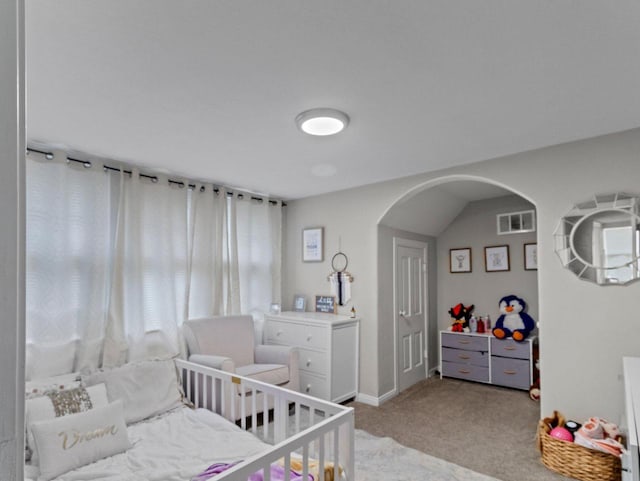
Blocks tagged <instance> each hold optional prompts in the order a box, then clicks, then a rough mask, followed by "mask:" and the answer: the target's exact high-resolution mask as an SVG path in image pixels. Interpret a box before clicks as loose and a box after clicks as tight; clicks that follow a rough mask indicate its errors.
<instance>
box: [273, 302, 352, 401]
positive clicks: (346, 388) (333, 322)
mask: <svg viewBox="0 0 640 481" xmlns="http://www.w3.org/2000/svg"><path fill="white" fill-rule="evenodd" d="M358 334H359V320H358V319H357V318H356V319H352V318H350V317H347V316H340V315H336V314H324V313H319V312H283V313H281V314H268V315H266V316H265V323H264V343H265V344H279V345H283V346H295V347H297V348H298V349H299V351H300V391H301V392H303V393H306V394H309V395H311V396H315V397H318V398H321V399H326V400H328V401H333V402H338V403H339V402H342V401H345V400H347V399H350V398H353V397H355V396H356V394H357V392H358V348H359V345H360V343H359V340H358Z"/></svg>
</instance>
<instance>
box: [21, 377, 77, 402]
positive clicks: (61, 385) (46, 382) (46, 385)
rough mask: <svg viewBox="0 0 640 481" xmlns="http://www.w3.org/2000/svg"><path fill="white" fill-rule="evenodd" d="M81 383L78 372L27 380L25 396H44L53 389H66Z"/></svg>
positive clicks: (29, 397) (30, 397) (27, 397)
mask: <svg viewBox="0 0 640 481" xmlns="http://www.w3.org/2000/svg"><path fill="white" fill-rule="evenodd" d="M81 385H82V383H81V381H80V374H79V373H77V372H75V373H71V374H62V375H61V376H53V377H48V378H45V379H38V380H35V381H27V382H26V383H25V388H24V391H25V392H24V398H25V399H33V398H37V397H40V396H44V395H45V394H47V393H49V392H51V391H64V390H66V389H73V388H76V387H80V386H81Z"/></svg>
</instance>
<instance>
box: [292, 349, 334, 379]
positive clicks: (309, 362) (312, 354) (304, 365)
mask: <svg viewBox="0 0 640 481" xmlns="http://www.w3.org/2000/svg"><path fill="white" fill-rule="evenodd" d="M298 352H299V354H300V360H299V367H300V369H302V370H304V371H309V372H314V373H316V374H320V375H322V376H326V375H327V374H328V372H327V371H328V369H327V356H328V355H327V353H326V352H319V351H311V350H309V349H303V348H298Z"/></svg>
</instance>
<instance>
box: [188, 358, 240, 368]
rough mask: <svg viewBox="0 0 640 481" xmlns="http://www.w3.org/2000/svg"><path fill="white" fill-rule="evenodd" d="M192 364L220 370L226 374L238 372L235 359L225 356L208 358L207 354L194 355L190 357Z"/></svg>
mask: <svg viewBox="0 0 640 481" xmlns="http://www.w3.org/2000/svg"><path fill="white" fill-rule="evenodd" d="M189 361H190V362H195V363H196V364H202V365H203V366H208V367H212V368H214V369H220V370H221V371H226V372H236V365H235V363H234V362H233V359H230V358H228V357H224V356H208V355H206V354H192V355H191V356H189Z"/></svg>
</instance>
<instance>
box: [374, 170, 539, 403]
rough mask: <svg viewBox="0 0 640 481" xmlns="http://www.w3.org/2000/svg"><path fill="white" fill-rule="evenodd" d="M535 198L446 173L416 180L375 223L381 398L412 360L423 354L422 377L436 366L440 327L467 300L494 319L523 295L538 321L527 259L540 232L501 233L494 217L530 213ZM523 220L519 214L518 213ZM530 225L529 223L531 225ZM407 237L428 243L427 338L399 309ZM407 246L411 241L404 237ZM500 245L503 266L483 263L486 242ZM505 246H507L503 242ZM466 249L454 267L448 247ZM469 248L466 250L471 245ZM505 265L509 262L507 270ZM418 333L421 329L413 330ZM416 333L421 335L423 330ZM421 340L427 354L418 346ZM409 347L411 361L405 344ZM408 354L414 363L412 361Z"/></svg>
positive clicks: (395, 387) (534, 279)
mask: <svg viewBox="0 0 640 481" xmlns="http://www.w3.org/2000/svg"><path fill="white" fill-rule="evenodd" d="M535 209H536V207H535V204H534V203H533V202H532V201H531V200H530V199H527V198H526V197H525V196H523V195H521V194H520V193H518V192H516V191H515V190H514V189H512V188H510V187H509V186H505V185H502V184H499V183H497V182H495V181H492V180H491V179H486V178H480V177H473V176H462V175H458V176H447V177H441V178H437V179H433V180H430V181H428V182H425V183H424V184H422V185H419V186H416V187H415V188H413V189H411V190H410V191H408V192H406V193H405V194H404V195H402V196H401V197H400V198H398V199H397V200H396V201H395V202H394V203H393V204H392V205H390V206H389V207H388V209H387V210H386V211H385V212H384V214H383V215H382V216H381V217H380V218H379V221H378V258H379V259H380V264H379V276H378V279H379V281H378V295H379V303H378V306H379V311H378V318H379V320H380V332H379V336H380V339H381V343H380V353H379V359H380V384H381V386H380V392H381V393H382V395H381V398H380V399H381V401H384V400H385V399H388V398H390V397H393V396H394V395H395V394H397V393H398V392H399V391H400V390H402V388H404V387H406V385H404V384H403V382H402V381H403V379H402V377H403V373H404V371H406V369H407V366H408V364H410V363H411V361H412V362H413V364H412V365H414V366H417V365H418V364H419V359H418V357H419V356H424V364H425V371H424V376H429V375H432V374H433V373H434V372H436V371H437V370H439V366H440V364H439V362H440V360H439V352H438V337H439V334H438V333H439V331H440V330H445V329H447V328H448V327H449V325H450V316H449V315H448V314H447V311H448V310H449V309H450V308H451V307H452V306H454V305H455V304H457V303H459V302H462V303H465V304H467V305H469V304H474V305H475V307H476V309H475V311H474V312H475V313H476V314H477V315H479V316H480V315H482V316H485V315H488V316H489V317H490V318H491V319H492V320H494V321H495V319H496V318H497V317H498V315H499V311H498V301H499V300H500V298H502V297H503V296H505V295H507V294H515V295H517V296H519V297H522V298H523V299H525V300H526V302H527V304H528V312H529V313H530V315H531V316H532V317H533V318H534V319H535V320H538V275H537V271H536V270H534V267H535V266H532V265H531V264H530V263H529V264H528V265H525V254H526V251H531V250H532V249H533V250H534V252H535V244H536V243H537V231H536V230H535V225H534V229H527V228H524V227H525V226H522V225H518V222H516V221H515V220H514V224H513V226H512V227H513V229H510V231H509V232H507V233H505V232H502V233H498V228H499V224H498V221H497V215H499V214H517V213H522V212H529V211H533V216H534V217H533V218H534V219H535ZM516 217H517V218H518V219H520V222H521V223H522V217H521V216H520V217H518V216H514V219H515V218H516ZM527 227H528V226H527ZM403 240H404V241H408V242H423V243H425V244H426V245H427V246H428V248H427V254H426V258H425V264H426V272H425V275H424V283H425V285H426V293H425V300H424V301H425V321H424V323H425V329H424V336H425V338H424V339H423V342H422V343H421V342H419V340H415V339H411V338H410V336H409V337H407V334H406V332H402V327H403V326H406V324H407V322H406V320H405V319H404V317H403V315H404V314H406V313H405V310H404V309H403V308H398V306H399V302H398V299H399V298H400V297H401V296H402V294H399V293H398V285H397V282H396V281H395V279H396V278H397V277H398V275H402V274H398V272H399V271H398V264H399V262H398V261H397V252H396V250H395V249H396V247H394V246H397V245H398V244H402V243H403ZM404 243H405V244H406V242H404ZM496 246H500V247H501V249H500V250H501V251H505V252H507V253H508V254H507V255H508V257H507V262H508V263H507V265H506V266H503V267H502V268H501V270H492V269H491V268H487V266H485V247H490V248H491V247H496ZM502 246H506V248H503V247H502ZM452 249H465V252H469V257H470V258H469V260H468V262H469V264H468V267H467V266H465V267H464V268H463V269H460V270H457V271H456V270H455V269H454V270H452V269H450V257H449V255H450V251H451V250H452ZM467 249H468V251H467ZM505 267H506V268H505ZM414 332H416V333H418V330H416V329H414ZM418 335H419V334H418ZM420 346H423V348H422V349H423V352H417V350H418V349H419V347H420ZM407 348H409V349H410V350H411V349H412V350H413V352H412V354H413V355H414V357H413V359H411V356H409V355H407V352H406V351H405V349H407ZM408 360H409V361H408Z"/></svg>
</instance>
